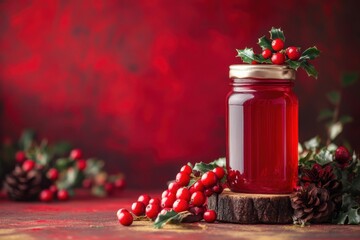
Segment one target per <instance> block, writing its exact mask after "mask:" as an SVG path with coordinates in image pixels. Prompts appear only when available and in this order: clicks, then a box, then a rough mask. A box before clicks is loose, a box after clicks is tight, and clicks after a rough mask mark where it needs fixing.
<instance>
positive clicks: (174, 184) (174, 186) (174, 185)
mask: <svg viewBox="0 0 360 240" xmlns="http://www.w3.org/2000/svg"><path fill="white" fill-rule="evenodd" d="M179 188H180V186H179V184H178V183H177V182H171V183H170V184H169V186H168V190H169V192H173V193H176V191H177V190H178V189H179Z"/></svg>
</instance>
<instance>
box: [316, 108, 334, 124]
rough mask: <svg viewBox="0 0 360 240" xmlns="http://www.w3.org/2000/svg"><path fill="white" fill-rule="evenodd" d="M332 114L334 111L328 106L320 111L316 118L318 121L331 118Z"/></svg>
mask: <svg viewBox="0 0 360 240" xmlns="http://www.w3.org/2000/svg"><path fill="white" fill-rule="evenodd" d="M333 116H334V112H333V111H332V110H330V109H328V108H326V109H323V110H321V111H320V113H319V116H318V118H317V120H318V121H322V120H326V119H329V118H332V117H333Z"/></svg>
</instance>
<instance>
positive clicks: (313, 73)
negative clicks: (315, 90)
mask: <svg viewBox="0 0 360 240" xmlns="http://www.w3.org/2000/svg"><path fill="white" fill-rule="evenodd" d="M300 67H302V68H303V69H304V70H305V71H306V73H307V74H308V76H309V77H314V78H317V77H318V72H317V71H316V69H315V67H314V66H313V65H311V64H310V63H308V62H307V61H303V62H301V65H300Z"/></svg>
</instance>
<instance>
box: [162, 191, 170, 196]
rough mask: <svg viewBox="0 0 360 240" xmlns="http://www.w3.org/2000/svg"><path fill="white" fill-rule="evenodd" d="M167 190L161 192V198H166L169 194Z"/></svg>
mask: <svg viewBox="0 0 360 240" xmlns="http://www.w3.org/2000/svg"><path fill="white" fill-rule="evenodd" d="M169 192H170V191H169V190H165V191H163V192H162V194H161V198H165V197H167V196H168V194H169Z"/></svg>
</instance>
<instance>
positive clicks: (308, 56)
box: [299, 47, 320, 61]
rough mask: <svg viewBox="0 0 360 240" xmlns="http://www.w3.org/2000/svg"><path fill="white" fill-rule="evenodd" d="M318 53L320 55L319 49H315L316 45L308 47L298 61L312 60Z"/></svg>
mask: <svg viewBox="0 0 360 240" xmlns="http://www.w3.org/2000/svg"><path fill="white" fill-rule="evenodd" d="M319 55H320V51H319V49H317V48H316V47H310V48H308V49H306V50H305V51H304V52H303V53H302V54H301V57H300V59H299V61H302V60H312V59H315V58H317V57H318V56H319Z"/></svg>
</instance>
